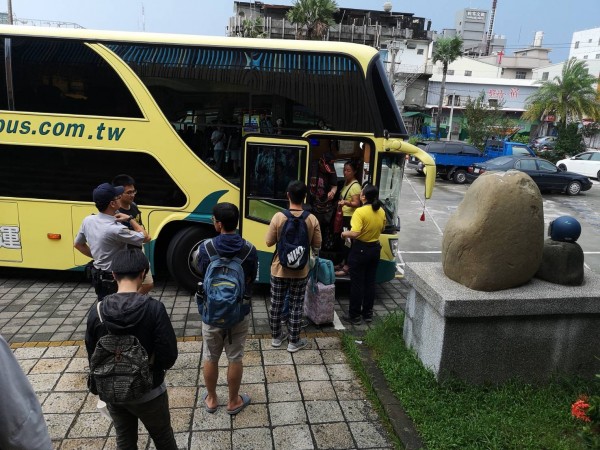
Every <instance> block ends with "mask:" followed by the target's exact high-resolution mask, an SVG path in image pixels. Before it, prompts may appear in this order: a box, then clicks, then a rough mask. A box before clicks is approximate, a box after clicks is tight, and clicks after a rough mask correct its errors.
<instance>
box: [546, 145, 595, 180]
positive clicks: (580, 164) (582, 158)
mask: <svg viewBox="0 0 600 450" xmlns="http://www.w3.org/2000/svg"><path fill="white" fill-rule="evenodd" d="M556 167H558V168H559V169H560V170H568V171H570V172H575V173H579V174H581V175H585V176H586V177H591V178H596V179H598V180H599V181H600V151H598V150H588V151H587V152H583V153H580V154H578V155H575V156H572V157H571V158H567V159H561V160H560V161H558V162H557V163H556Z"/></svg>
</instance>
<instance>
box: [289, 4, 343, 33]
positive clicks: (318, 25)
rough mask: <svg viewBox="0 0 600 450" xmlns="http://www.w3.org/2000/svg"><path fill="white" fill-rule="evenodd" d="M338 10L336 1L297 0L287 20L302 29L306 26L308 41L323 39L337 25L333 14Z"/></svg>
mask: <svg viewBox="0 0 600 450" xmlns="http://www.w3.org/2000/svg"><path fill="white" fill-rule="evenodd" d="M337 10H338V5H337V3H336V2H335V0H296V1H295V2H294V4H293V6H292V9H290V10H289V11H288V12H287V14H286V19H287V20H289V21H290V22H291V23H296V24H298V25H299V26H300V27H301V28H304V26H305V25H306V39H322V38H323V35H324V34H325V32H326V31H327V30H328V29H329V27H330V26H332V25H333V24H334V23H335V22H334V20H333V14H334V13H335V12H336V11H337ZM299 33H301V31H299Z"/></svg>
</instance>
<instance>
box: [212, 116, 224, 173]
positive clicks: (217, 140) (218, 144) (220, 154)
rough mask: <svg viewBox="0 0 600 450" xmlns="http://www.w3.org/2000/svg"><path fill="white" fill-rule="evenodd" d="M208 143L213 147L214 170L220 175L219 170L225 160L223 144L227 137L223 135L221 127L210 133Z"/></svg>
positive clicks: (221, 168)
mask: <svg viewBox="0 0 600 450" xmlns="http://www.w3.org/2000/svg"><path fill="white" fill-rule="evenodd" d="M210 141H211V142H212V145H213V151H214V153H213V155H214V156H213V157H214V158H215V170H216V171H217V173H221V170H223V161H224V160H225V142H226V141H227V135H226V134H225V131H223V127H222V126H218V127H217V129H216V130H215V131H213V132H212V134H211V135H210Z"/></svg>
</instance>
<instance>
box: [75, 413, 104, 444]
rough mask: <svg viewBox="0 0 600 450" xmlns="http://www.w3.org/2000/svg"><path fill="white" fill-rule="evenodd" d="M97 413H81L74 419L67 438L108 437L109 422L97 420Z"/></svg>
mask: <svg viewBox="0 0 600 450" xmlns="http://www.w3.org/2000/svg"><path fill="white" fill-rule="evenodd" d="M99 419H101V417H99V414H98V413H83V414H79V416H78V417H77V418H76V419H75V423H74V424H73V426H72V427H71V429H70V430H69V435H68V437H69V438H86V437H104V436H108V429H109V428H110V427H111V422H109V421H108V420H99Z"/></svg>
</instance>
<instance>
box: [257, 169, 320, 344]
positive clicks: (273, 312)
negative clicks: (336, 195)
mask: <svg viewBox="0 0 600 450" xmlns="http://www.w3.org/2000/svg"><path fill="white" fill-rule="evenodd" d="M305 197H306V185H305V184H304V183H303V182H302V181H298V180H295V181H292V182H290V184H289V185H288V188H287V198H288V201H289V208H288V211H286V212H285V213H284V212H281V211H279V212H277V213H276V214H275V215H274V216H273V218H272V219H271V223H270V224H269V231H268V232H267V236H266V238H265V241H266V244H267V247H272V246H274V245H275V244H278V245H282V241H283V240H284V239H286V240H287V239H288V237H289V234H290V233H285V235H284V229H285V224H286V222H287V221H288V220H292V219H293V218H292V217H288V215H291V216H294V217H296V218H300V220H302V217H304V223H305V224H306V234H307V236H306V243H303V244H302V248H300V246H298V247H296V249H295V250H294V253H297V254H298V256H297V260H298V261H300V260H301V258H302V255H306V258H303V259H304V260H308V256H309V255H307V254H306V253H308V252H310V249H311V248H312V249H313V252H314V253H317V254H318V252H319V249H320V248H321V228H320V226H319V221H318V220H317V218H316V217H315V216H314V215H313V214H310V213H307V212H305V211H304V209H303V207H302V203H303V202H304V198H305ZM286 214H288V215H286ZM298 229H299V230H300V228H298ZM289 231H291V230H289ZM300 234H301V233H300ZM286 236H288V237H286ZM284 242H285V241H284ZM288 243H289V241H288ZM298 249H300V250H301V251H300V252H297V250H298ZM308 271H309V264H308V262H306V264H305V265H304V266H303V267H298V268H294V269H293V268H290V267H286V266H284V265H283V264H282V263H281V261H280V259H279V252H278V251H277V250H275V253H274V255H273V262H272V263H271V307H270V308H269V326H270V327H271V337H272V339H271V346H273V347H276V348H277V347H281V344H282V343H283V341H284V340H286V339H288V347H287V350H288V352H290V353H294V352H297V351H298V350H300V349H303V348H304V347H306V346H307V345H308V342H307V340H306V339H305V338H302V339H301V338H300V326H301V320H302V309H303V308H302V306H303V304H304V294H305V293H306V283H307V281H308ZM286 296H288V300H289V306H290V314H289V319H288V332H289V336H288V335H287V334H286V333H284V332H283V330H282V328H281V319H282V310H283V304H284V301H285V298H286Z"/></svg>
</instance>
